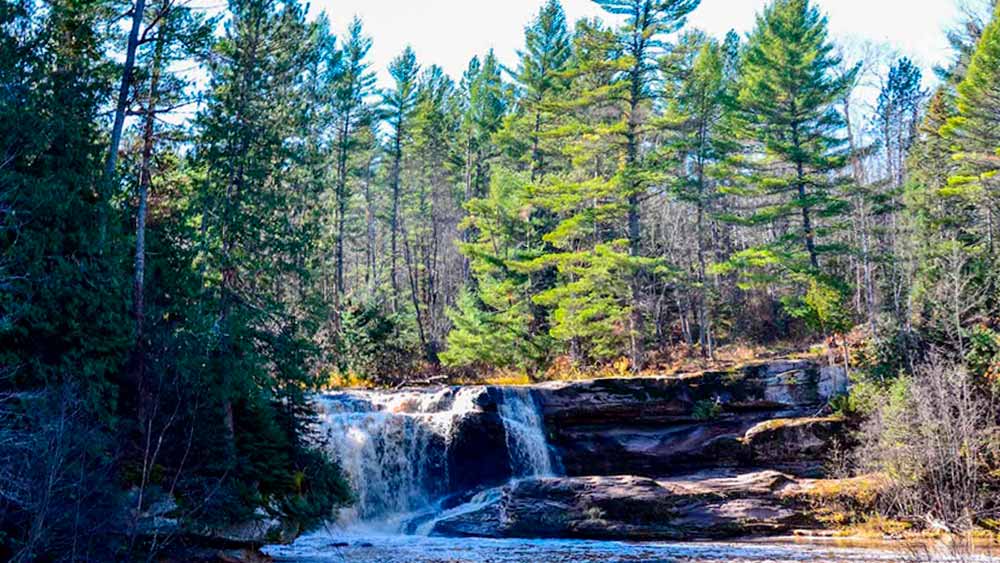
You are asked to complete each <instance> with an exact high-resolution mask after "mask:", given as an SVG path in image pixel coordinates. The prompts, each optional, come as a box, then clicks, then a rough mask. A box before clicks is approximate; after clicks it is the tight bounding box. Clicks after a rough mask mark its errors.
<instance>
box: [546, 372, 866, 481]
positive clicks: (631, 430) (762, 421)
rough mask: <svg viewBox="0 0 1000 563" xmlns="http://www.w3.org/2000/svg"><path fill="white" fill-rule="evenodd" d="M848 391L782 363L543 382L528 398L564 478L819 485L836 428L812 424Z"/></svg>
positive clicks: (840, 376)
mask: <svg viewBox="0 0 1000 563" xmlns="http://www.w3.org/2000/svg"><path fill="white" fill-rule="evenodd" d="M847 385H848V382H847V376H846V373H845V371H844V369H843V368H842V367H838V366H826V365H822V364H819V363H817V362H814V361H811V360H780V361H774V362H768V363H760V364H754V365H749V366H744V367H740V368H735V369H732V370H727V371H709V372H703V373H697V374H688V375H678V376H664V377H640V378H613V379H595V380H590V381H572V382H556V383H546V384H541V385H538V386H536V387H534V388H533V389H532V392H533V393H534V395H535V397H536V401H537V403H538V405H539V408H540V409H541V411H542V414H543V417H544V419H545V426H546V430H547V433H548V440H549V444H550V445H551V446H552V448H553V451H554V452H555V454H556V455H557V457H558V459H559V460H560V462H561V464H562V468H563V470H564V471H565V473H566V474H567V475H576V476H585V475H626V474H628V475H645V476H649V477H653V476H659V475H670V474H677V473H685V472H688V473H690V472H696V471H699V470H702V469H707V468H719V467H764V468H773V469H780V470H782V471H786V472H790V473H793V474H797V475H809V476H814V477H816V476H821V474H822V471H821V467H822V465H823V462H824V460H823V454H824V453H825V452H826V451H827V449H828V446H829V445H830V443H831V442H832V440H833V439H835V438H836V436H837V433H838V430H839V427H840V425H839V422H838V421H836V420H834V419H819V418H816V417H817V415H818V414H819V413H821V412H823V411H824V409H825V407H826V405H827V404H828V403H829V401H830V399H831V398H833V397H834V396H836V395H838V394H841V393H844V392H846V390H847Z"/></svg>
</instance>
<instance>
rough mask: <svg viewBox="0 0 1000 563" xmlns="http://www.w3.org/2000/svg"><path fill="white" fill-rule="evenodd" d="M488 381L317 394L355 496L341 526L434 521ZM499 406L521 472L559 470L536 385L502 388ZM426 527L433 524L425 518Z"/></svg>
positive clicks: (326, 433) (327, 437) (330, 443)
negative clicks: (455, 453)
mask: <svg viewBox="0 0 1000 563" xmlns="http://www.w3.org/2000/svg"><path fill="white" fill-rule="evenodd" d="M486 392H487V391H486V389H485V388H483V387H461V388H453V387H445V388H440V389H430V390H423V389H418V390H404V391H391V392H389V391H361V390H358V391H346V392H343V393H337V394H331V395H324V396H321V397H318V398H317V399H316V403H317V408H318V411H319V416H320V426H321V429H322V437H323V440H324V444H325V447H326V449H327V451H328V452H329V454H330V456H331V457H333V458H334V459H336V460H337V461H338V462H339V464H340V466H341V467H342V468H343V470H344V472H345V474H346V475H347V478H348V480H349V481H350V483H351V486H352V488H353V490H354V493H355V496H356V502H355V503H354V504H353V505H352V506H351V507H350V508H348V509H344V510H342V511H341V513H340V514H339V516H338V518H337V519H336V524H338V525H340V526H348V527H350V526H360V527H363V528H364V529H367V530H371V529H378V530H389V531H403V530H406V529H412V527H411V526H408V522H411V521H414V520H419V521H420V522H427V521H432V520H433V519H434V516H436V514H435V513H436V512H440V511H439V510H438V503H439V502H440V500H441V498H442V497H443V496H444V495H446V494H447V493H449V492H452V491H449V474H448V465H449V460H448V448H449V446H450V444H451V441H452V439H453V433H454V431H455V427H456V424H455V423H456V422H457V421H458V420H460V419H461V417H462V416H464V415H467V414H468V413H470V412H474V411H477V410H480V406H479V399H480V398H481V397H482V396H483V395H484V394H485V393H486ZM498 393H499V395H500V398H499V401H497V402H498V405H497V410H498V414H499V415H500V418H501V421H502V422H503V425H504V430H505V433H506V444H507V453H508V457H509V463H510V466H511V472H512V474H513V475H514V476H515V477H528V476H543V475H552V474H553V473H554V472H553V464H552V461H551V458H550V455H549V447H548V443H547V442H546V439H545V431H544V427H543V421H542V416H541V414H540V413H539V410H538V406H537V405H536V404H535V400H534V398H533V397H532V395H531V393H530V390H528V389H524V388H500V389H499V392H498ZM419 529H421V530H427V529H428V528H427V525H426V524H425V525H422V526H419Z"/></svg>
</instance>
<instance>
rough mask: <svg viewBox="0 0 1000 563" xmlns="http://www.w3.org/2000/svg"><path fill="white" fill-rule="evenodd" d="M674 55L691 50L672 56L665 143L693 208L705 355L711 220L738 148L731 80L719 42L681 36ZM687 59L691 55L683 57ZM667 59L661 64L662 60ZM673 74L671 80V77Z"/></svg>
mask: <svg viewBox="0 0 1000 563" xmlns="http://www.w3.org/2000/svg"><path fill="white" fill-rule="evenodd" d="M686 44H687V45H689V48H687V49H684V48H679V49H674V51H673V52H672V53H671V55H672V56H671V59H676V57H677V56H678V54H679V53H683V52H685V51H686V52H688V54H687V55H686V56H683V57H682V60H679V61H677V60H675V61H674V62H670V61H667V66H668V71H667V74H668V87H667V93H666V96H665V97H666V99H667V106H666V109H665V112H664V116H663V118H662V119H663V121H664V124H665V126H666V127H667V128H668V130H669V131H670V133H671V134H670V135H669V136H668V138H667V141H666V143H665V147H664V148H665V151H666V153H667V154H666V155H665V156H666V157H667V158H668V159H669V160H670V161H672V162H673V163H674V164H675V165H676V166H677V167H679V168H680V170H681V172H680V173H679V174H678V175H677V179H676V181H675V183H674V186H673V191H674V194H675V195H676V197H677V198H678V200H679V201H681V202H683V203H686V204H689V205H691V206H693V207H694V225H693V227H694V234H693V237H694V252H695V264H693V269H694V276H693V279H690V280H689V282H688V283H689V284H690V287H691V292H692V300H693V302H694V303H693V307H692V308H693V310H694V312H695V316H696V319H695V323H696V325H697V327H698V343H699V345H700V346H701V350H702V353H703V354H706V355H708V356H711V355H712V354H713V348H714V345H713V336H712V311H711V308H712V307H711V304H710V303H709V295H708V266H709V263H710V262H711V261H712V259H713V257H712V256H711V255H710V250H711V246H712V242H713V241H712V240H710V235H711V232H712V231H714V229H713V228H712V226H711V225H710V224H709V223H710V222H711V221H713V220H714V215H715V214H716V213H718V209H717V205H718V202H719V199H720V196H721V194H720V193H719V191H718V189H717V181H718V179H719V177H720V176H723V175H725V174H726V173H727V172H728V170H727V169H726V166H725V163H726V161H727V159H728V156H729V155H730V154H731V153H733V152H735V150H736V149H737V148H738V147H737V146H736V144H735V143H734V142H733V141H732V140H731V131H729V130H728V126H729V125H730V121H731V119H729V112H728V105H727V95H728V93H729V91H730V90H731V82H732V81H731V80H727V77H726V69H725V64H726V59H725V56H726V55H725V53H724V52H723V50H722V47H721V46H720V45H719V44H718V43H717V42H715V41H713V40H710V39H704V38H703V37H701V36H700V35H697V34H694V35H691V36H688V37H687V38H686V39H685V40H682V41H681V42H680V44H679V47H683V46H685V45H686ZM684 59H686V60H684ZM661 64H662V63H661ZM671 78H672V80H670V79H671Z"/></svg>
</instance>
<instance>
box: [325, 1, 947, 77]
mask: <svg viewBox="0 0 1000 563" xmlns="http://www.w3.org/2000/svg"><path fill="white" fill-rule="evenodd" d="M562 1H563V7H564V8H565V10H566V15H567V19H568V20H569V23H570V26H572V24H573V22H575V21H576V20H577V19H579V18H581V17H592V16H602V17H604V18H605V19H606V21H611V20H610V18H611V16H609V15H607V14H605V13H604V12H603V11H602V10H601V9H600V8H599V7H598V6H597V5H596V4H594V3H593V2H592V1H591V0H562ZM814 1H816V2H818V4H819V6H820V8H821V9H822V10H823V11H824V12H825V13H826V14H827V15H828V16H829V18H830V28H831V31H832V33H833V35H834V37H836V38H839V39H853V40H871V41H875V42H885V43H888V44H891V45H893V46H894V47H895V48H896V49H897V50H898V51H899V52H900V54H902V55H907V56H910V57H911V58H913V59H914V60H915V61H916V62H918V63H920V64H921V65H923V66H924V68H925V69H927V71H928V75H929V70H930V69H931V68H932V67H933V66H934V65H936V64H940V63H942V62H944V61H946V60H947V58H948V55H949V52H948V45H947V41H946V39H945V30H946V29H948V28H950V27H951V26H952V25H953V24H954V23H955V22H956V21H957V19H958V8H957V6H956V0H814ZM542 3H543V0H313V1H312V4H311V7H312V11H313V12H314V13H315V12H318V11H320V10H323V11H326V12H327V13H328V14H329V16H330V18H331V20H332V21H333V26H334V29H335V30H336V31H337V32H338V34H340V33H342V30H343V29H344V28H345V27H346V25H347V22H348V21H349V20H350V19H351V18H352V17H353V16H354V15H359V16H361V18H362V20H363V22H364V26H365V29H366V30H367V33H368V35H369V36H370V37H372V38H373V40H374V45H373V47H372V51H371V58H372V62H373V66H374V69H375V70H376V71H377V72H378V75H379V79H380V82H381V83H382V84H386V83H387V81H388V75H387V73H386V70H385V68H386V66H387V65H388V64H389V61H391V60H392V58H393V57H395V56H396V55H397V54H398V53H399V52H401V51H402V50H403V48H404V47H405V46H406V45H407V44H409V45H411V46H412V47H413V49H414V50H415V51H416V54H417V60H418V61H419V62H420V63H421V64H422V65H423V66H429V65H431V64H437V65H439V66H441V67H442V68H444V70H445V71H446V72H447V73H448V74H449V75H451V76H452V77H453V78H456V79H457V78H459V77H460V76H461V74H462V72H463V71H464V70H465V67H466V65H467V64H468V61H469V59H470V58H471V57H472V56H473V55H477V54H479V55H481V54H483V53H485V52H486V51H488V50H489V49H490V48H493V49H494V50H495V51H496V53H497V55H498V56H499V57H500V60H501V62H503V63H504V64H507V65H510V66H512V67H513V66H514V65H515V64H516V60H517V59H516V54H515V53H516V50H517V49H519V48H521V45H522V42H523V39H524V26H525V25H526V24H527V23H528V22H530V21H531V19H532V18H533V17H534V16H535V14H536V13H537V12H538V9H539V7H540V6H541V5H542ZM765 4H766V0H702V3H701V6H700V7H699V8H698V9H697V10H695V12H694V13H693V14H692V15H691V17H690V18H689V25H692V26H695V27H698V28H700V29H703V30H705V31H707V32H708V33H710V34H712V35H715V36H718V37H722V36H723V35H724V34H725V33H726V32H727V31H728V30H730V29H735V30H736V31H738V32H740V33H745V32H748V31H750V30H751V28H752V27H753V25H754V14H755V13H756V12H757V11H759V10H760V9H761V8H762V7H763V6H764V5H765Z"/></svg>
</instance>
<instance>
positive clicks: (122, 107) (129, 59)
mask: <svg viewBox="0 0 1000 563" xmlns="http://www.w3.org/2000/svg"><path fill="white" fill-rule="evenodd" d="M145 11H146V0H136V1H135V6H133V7H132V28H131V29H130V30H129V34H128V43H126V45H125V65H124V67H123V68H122V81H121V84H120V85H119V86H118V100H117V102H116V103H115V118H114V122H113V123H112V125H111V143H110V146H109V147H108V158H107V161H106V162H105V165H104V182H103V185H104V193H103V194H102V196H103V197H102V201H101V218H100V220H101V225H100V229H101V230H100V242H99V248H100V249H101V250H102V251H103V250H104V244H105V241H106V238H107V231H108V211H107V208H106V207H107V204H108V198H109V197H110V196H111V194H110V193H109V191H108V190H109V189H110V187H111V184H112V182H113V180H114V176H115V167H116V166H117V165H118V146H119V145H120V144H121V140H122V129H123V128H124V127H125V113H126V112H127V111H128V92H129V88H130V87H131V85H132V70H133V69H134V68H135V53H136V51H137V50H138V48H139V28H140V27H141V26H142V17H143V14H144V13H145Z"/></svg>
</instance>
